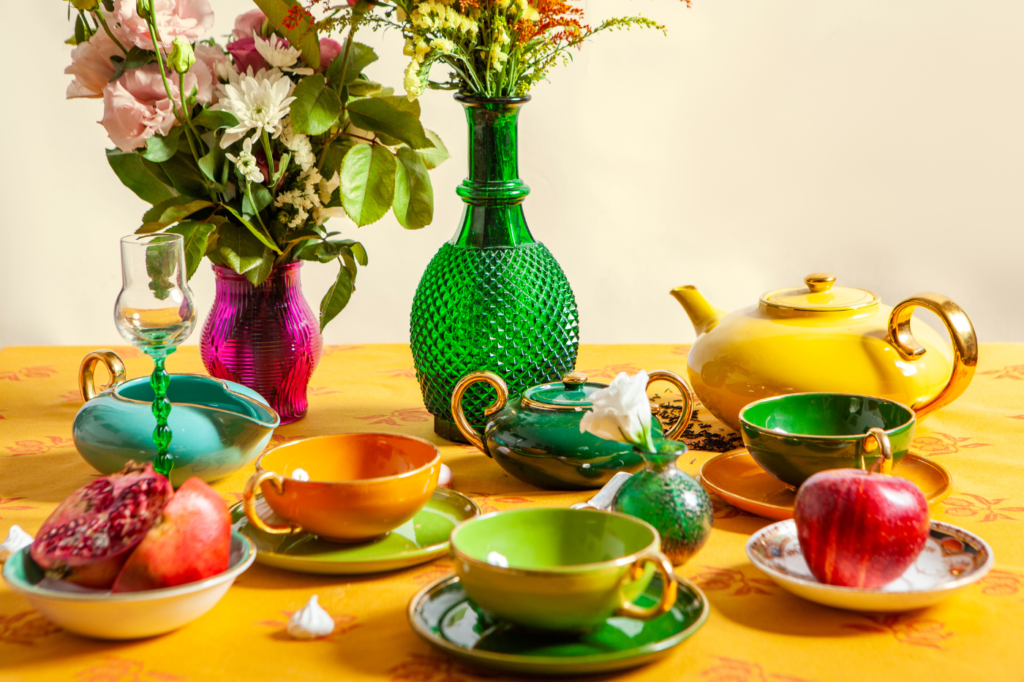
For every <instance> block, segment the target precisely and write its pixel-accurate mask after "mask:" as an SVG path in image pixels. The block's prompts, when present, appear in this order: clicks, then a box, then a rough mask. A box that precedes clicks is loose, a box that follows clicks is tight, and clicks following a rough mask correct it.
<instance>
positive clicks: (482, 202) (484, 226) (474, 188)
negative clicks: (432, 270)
mask: <svg viewBox="0 0 1024 682" xmlns="http://www.w3.org/2000/svg"><path fill="white" fill-rule="evenodd" d="M456 99H457V100H459V102H461V103H462V105H463V107H465V110H466V122H467V124H468V127H469V175H468V176H467V177H466V179H465V180H463V181H462V184H461V185H459V187H458V188H457V189H456V193H457V194H458V195H459V196H460V197H462V200H463V201H464V202H465V203H466V209H465V211H464V212H463V215H462V225H461V226H460V228H459V231H458V232H457V233H456V235H455V237H454V238H453V239H452V241H451V243H452V244H454V245H455V246H463V247H477V248H490V247H507V246H518V245H520V244H532V243H533V242H534V239H533V235H531V234H530V228H529V227H528V226H527V225H526V217H525V216H524V215H523V207H522V203H523V200H524V199H526V195H528V194H529V193H530V188H529V187H527V186H526V183H524V182H523V181H522V179H520V177H519V109H520V108H521V107H522V105H523V104H525V103H526V102H527V101H528V99H529V98H525V97H524V98H516V99H476V98H471V97H465V96H462V95H456Z"/></svg>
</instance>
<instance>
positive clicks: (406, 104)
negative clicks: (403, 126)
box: [376, 95, 420, 118]
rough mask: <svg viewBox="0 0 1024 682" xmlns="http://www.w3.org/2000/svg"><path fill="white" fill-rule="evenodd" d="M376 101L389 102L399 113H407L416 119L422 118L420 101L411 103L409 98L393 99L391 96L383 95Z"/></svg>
mask: <svg viewBox="0 0 1024 682" xmlns="http://www.w3.org/2000/svg"><path fill="white" fill-rule="evenodd" d="M376 99H379V100H380V101H382V102H387V103H388V104H390V105H391V106H393V107H394V108H395V109H398V110H399V111H407V112H409V113H410V114H412V115H413V116H415V117H416V118H419V117H420V101H419V100H418V99H414V100H411V101H410V100H409V98H408V97H393V96H391V95H383V96H381V97H377V98H376Z"/></svg>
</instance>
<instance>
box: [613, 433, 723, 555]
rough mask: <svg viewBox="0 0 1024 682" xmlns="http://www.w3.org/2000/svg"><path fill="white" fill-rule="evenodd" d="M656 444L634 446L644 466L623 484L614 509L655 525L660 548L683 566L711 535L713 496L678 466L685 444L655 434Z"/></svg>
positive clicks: (684, 450)
mask: <svg viewBox="0 0 1024 682" xmlns="http://www.w3.org/2000/svg"><path fill="white" fill-rule="evenodd" d="M654 445H655V449H656V450H657V452H645V451H644V450H642V449H641V448H635V451H636V453H637V454H639V455H640V456H641V457H643V458H644V462H645V467H644V469H643V470H642V471H638V472H637V473H635V474H633V476H632V478H630V479H629V480H628V481H626V482H625V484H623V486H622V488H621V489H620V490H619V494H618V496H617V497H616V498H615V511H619V512H622V513H624V514H629V515H630V516H635V517H637V518H638V519H642V520H644V521H646V522H647V523H649V524H651V525H652V526H654V527H655V528H656V529H657V531H658V532H659V533H660V534H661V551H662V552H663V553H664V554H665V555H667V556H668V558H669V559H670V560H671V561H672V564H673V565H674V566H682V565H683V564H685V563H686V562H687V561H689V560H690V558H691V557H693V555H694V554H696V553H697V552H699V551H700V548H701V547H703V546H704V543H705V542H707V540H708V538H709V537H710V536H711V526H712V523H713V520H714V513H713V510H712V508H711V498H710V497H708V494H707V493H706V492H704V488H703V487H702V486H701V484H700V483H698V482H697V481H695V480H694V479H693V478H691V477H690V476H688V475H686V474H685V473H683V472H682V471H680V470H679V467H677V466H676V460H677V459H678V458H679V457H680V456H682V455H683V454H684V453H685V452H686V445H685V444H683V443H680V442H678V441H674V440H663V439H657V438H656V439H655V440H654Z"/></svg>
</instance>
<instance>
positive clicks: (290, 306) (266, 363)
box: [199, 263, 323, 424]
mask: <svg viewBox="0 0 1024 682" xmlns="http://www.w3.org/2000/svg"><path fill="white" fill-rule="evenodd" d="M301 265H302V263H289V264H288V265H279V266H277V267H275V268H274V271H273V272H272V273H271V274H270V277H268V278H267V279H266V281H264V282H263V283H262V284H260V285H259V286H258V287H254V286H253V285H252V284H250V283H249V280H247V279H246V278H245V277H244V276H242V275H239V274H237V273H236V272H234V271H233V270H231V269H230V268H224V267H220V266H218V265H214V266H213V271H214V272H215V273H216V275H217V295H216V297H215V298H214V301H213V309H212V310H211V311H210V314H209V316H208V317H207V318H206V324H205V325H204V326H203V336H202V339H200V342H199V352H200V355H202V358H203V365H205V366H206V371H207V372H209V373H210V375H211V376H214V377H217V378H218V379H227V380H229V381H236V382H238V383H240V384H242V385H243V386H248V387H249V388H251V389H252V390H254V391H256V392H257V393H259V394H260V395H261V396H263V397H264V398H266V400H267V402H269V403H270V406H271V407H273V408H274V409H275V410H277V413H278V414H279V415H280V416H281V423H282V424H290V423H292V422H294V421H298V420H299V419H302V418H303V417H304V416H305V415H306V409H307V408H308V406H309V402H308V400H307V398H306V388H307V386H308V385H309V379H310V377H312V376H313V370H314V369H316V365H317V362H319V361H320V353H321V351H322V349H323V340H322V339H321V337H320V325H319V322H318V321H317V318H316V316H315V315H314V314H313V311H312V310H310V308H309V304H307V303H306V299H305V298H303V296H302V286H301V282H300V280H299V268H300V267H301Z"/></svg>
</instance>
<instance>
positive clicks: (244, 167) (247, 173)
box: [224, 139, 263, 183]
mask: <svg viewBox="0 0 1024 682" xmlns="http://www.w3.org/2000/svg"><path fill="white" fill-rule="evenodd" d="M224 156H226V157H228V158H229V159H231V161H232V163H234V164H235V168H237V169H238V172H239V173H241V174H242V175H243V176H244V177H245V179H246V180H248V181H249V182H256V183H262V182H263V173H262V172H261V171H260V167H259V164H257V163H256V157H255V156H253V155H252V140H249V139H247V140H246V141H245V142H243V143H242V153H241V154H239V155H238V156H237V157H236V156H235V155H234V154H225V155H224Z"/></svg>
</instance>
